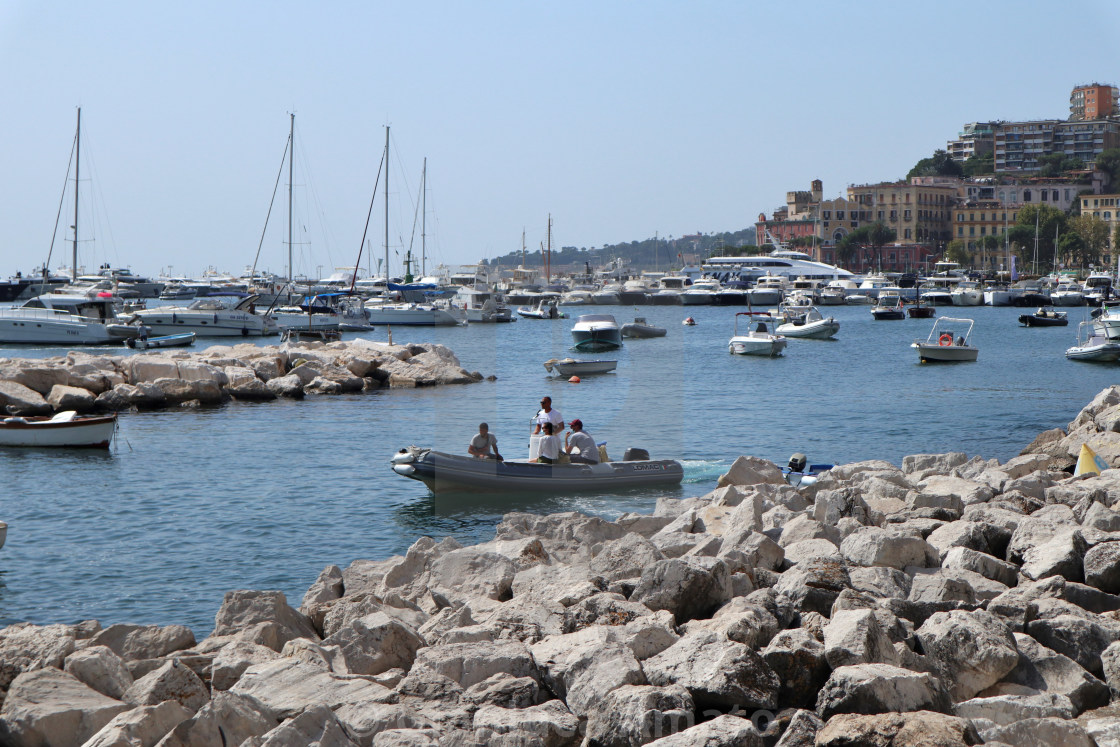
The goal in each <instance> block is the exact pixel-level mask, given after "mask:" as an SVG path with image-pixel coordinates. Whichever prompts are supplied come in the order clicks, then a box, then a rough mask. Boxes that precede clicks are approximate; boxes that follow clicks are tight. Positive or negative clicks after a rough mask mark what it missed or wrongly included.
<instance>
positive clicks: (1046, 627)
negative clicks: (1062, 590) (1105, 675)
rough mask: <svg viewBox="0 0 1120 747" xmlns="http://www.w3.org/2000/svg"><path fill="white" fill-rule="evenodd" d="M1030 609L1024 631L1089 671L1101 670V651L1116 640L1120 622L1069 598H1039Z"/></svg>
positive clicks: (1096, 672)
mask: <svg viewBox="0 0 1120 747" xmlns="http://www.w3.org/2000/svg"><path fill="white" fill-rule="evenodd" d="M1031 610H1032V611H1033V612H1034V615H1035V619H1033V620H1031V621H1030V622H1028V623H1027V626H1026V632H1027V633H1028V634H1029V635H1030V636H1031V637H1032V638H1034V639H1035V640H1036V641H1038V642H1039V643H1041V644H1042V645H1044V646H1046V647H1048V648H1052V649H1054V650H1055V651H1057V652H1058V653H1060V654H1065V655H1066V656H1068V657H1070V658H1071V659H1073V660H1074V661H1076V662H1077V663H1078V664H1080V665H1081V666H1083V667H1085V668H1086V669H1087V670H1089V672H1091V673H1092V674H1095V675H1100V674H1102V668H1101V654H1102V653H1104V650H1105V649H1106V648H1108V646H1109V645H1110V644H1112V643H1113V642H1115V641H1117V640H1120V622H1117V621H1116V620H1114V619H1111V618H1109V617H1106V616H1104V615H1095V614H1092V613H1090V612H1087V611H1085V610H1083V609H1081V608H1080V607H1077V606H1075V605H1073V604H1071V603H1069V602H1064V601H1061V600H1058V599H1041V600H1039V601H1037V602H1035V603H1034V604H1033V605H1032V607H1031Z"/></svg>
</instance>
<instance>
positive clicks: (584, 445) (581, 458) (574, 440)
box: [564, 419, 599, 464]
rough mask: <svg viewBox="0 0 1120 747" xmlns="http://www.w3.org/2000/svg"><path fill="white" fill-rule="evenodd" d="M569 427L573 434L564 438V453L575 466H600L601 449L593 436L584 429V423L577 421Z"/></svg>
mask: <svg viewBox="0 0 1120 747" xmlns="http://www.w3.org/2000/svg"><path fill="white" fill-rule="evenodd" d="M569 425H571V428H572V432H571V434H570V435H567V436H565V437H564V451H566V452H567V453H568V458H569V459H571V460H572V463H573V464H598V463H599V447H598V446H596V445H595V439H594V438H592V437H591V434H590V433H588V432H587V431H585V430H584V429H583V421H582V420H579V419H576V420H573V421H572V422H571V423H570V424H569ZM573 450H574V452H575V453H573Z"/></svg>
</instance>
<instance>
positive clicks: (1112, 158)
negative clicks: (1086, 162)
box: [1096, 148, 1120, 191]
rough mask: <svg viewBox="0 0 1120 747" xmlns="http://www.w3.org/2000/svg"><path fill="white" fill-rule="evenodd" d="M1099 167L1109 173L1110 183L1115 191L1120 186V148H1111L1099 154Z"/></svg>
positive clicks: (1097, 164)
mask: <svg viewBox="0 0 1120 747" xmlns="http://www.w3.org/2000/svg"><path fill="white" fill-rule="evenodd" d="M1096 166H1097V169H1099V170H1100V171H1103V172H1105V173H1106V174H1108V176H1109V179H1108V184H1107V185H1106V186H1108V187H1110V188H1111V189H1112V190H1113V191H1115V190H1116V189H1117V188H1118V187H1120V148H1109V149H1108V150H1104V151H1101V153H1100V155H1098V156H1097V161H1096Z"/></svg>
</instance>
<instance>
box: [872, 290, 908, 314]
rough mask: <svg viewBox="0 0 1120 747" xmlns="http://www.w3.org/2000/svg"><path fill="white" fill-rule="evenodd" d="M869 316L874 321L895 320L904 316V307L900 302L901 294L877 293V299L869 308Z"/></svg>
mask: <svg viewBox="0 0 1120 747" xmlns="http://www.w3.org/2000/svg"><path fill="white" fill-rule="evenodd" d="M871 316H872V317H873V318H874V319H875V320H876V321H883V320H889V321H897V320H899V319H905V318H906V307H905V306H904V305H903V303H902V296H894V295H888V294H886V293H883V294H880V295H879V300H878V301H877V302H876V303H875V306H874V307H872V309H871Z"/></svg>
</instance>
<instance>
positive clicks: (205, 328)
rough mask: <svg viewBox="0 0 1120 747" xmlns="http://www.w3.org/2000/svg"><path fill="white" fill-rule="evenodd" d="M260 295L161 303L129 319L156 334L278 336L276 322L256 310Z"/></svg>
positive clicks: (225, 295) (223, 295)
mask: <svg viewBox="0 0 1120 747" xmlns="http://www.w3.org/2000/svg"><path fill="white" fill-rule="evenodd" d="M258 300H259V298H258V297H257V296H256V295H245V294H244V293H233V292H225V293H214V294H211V295H209V296H204V297H202V298H196V299H195V300H194V301H193V302H191V304H190V305H189V306H161V307H158V308H153V309H144V310H142V311H137V312H136V313H134V314H133V315H132V317H131V318H130V320H129V322H130V323H132V322H133V321H135V322H138V323H139V324H143V325H144V326H145V327H148V329H149V330H150V332H149V334H150V335H152V336H160V335H175V334H179V333H182V332H194V333H195V334H196V335H198V336H199V337H261V336H264V335H276V334H279V333H280V329H279V327H278V326H277V324H276V322H275V321H274V320H272V319H270V318H268V317H266V316H262V315H260V314H257V313H256V304H257V301H258Z"/></svg>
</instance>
